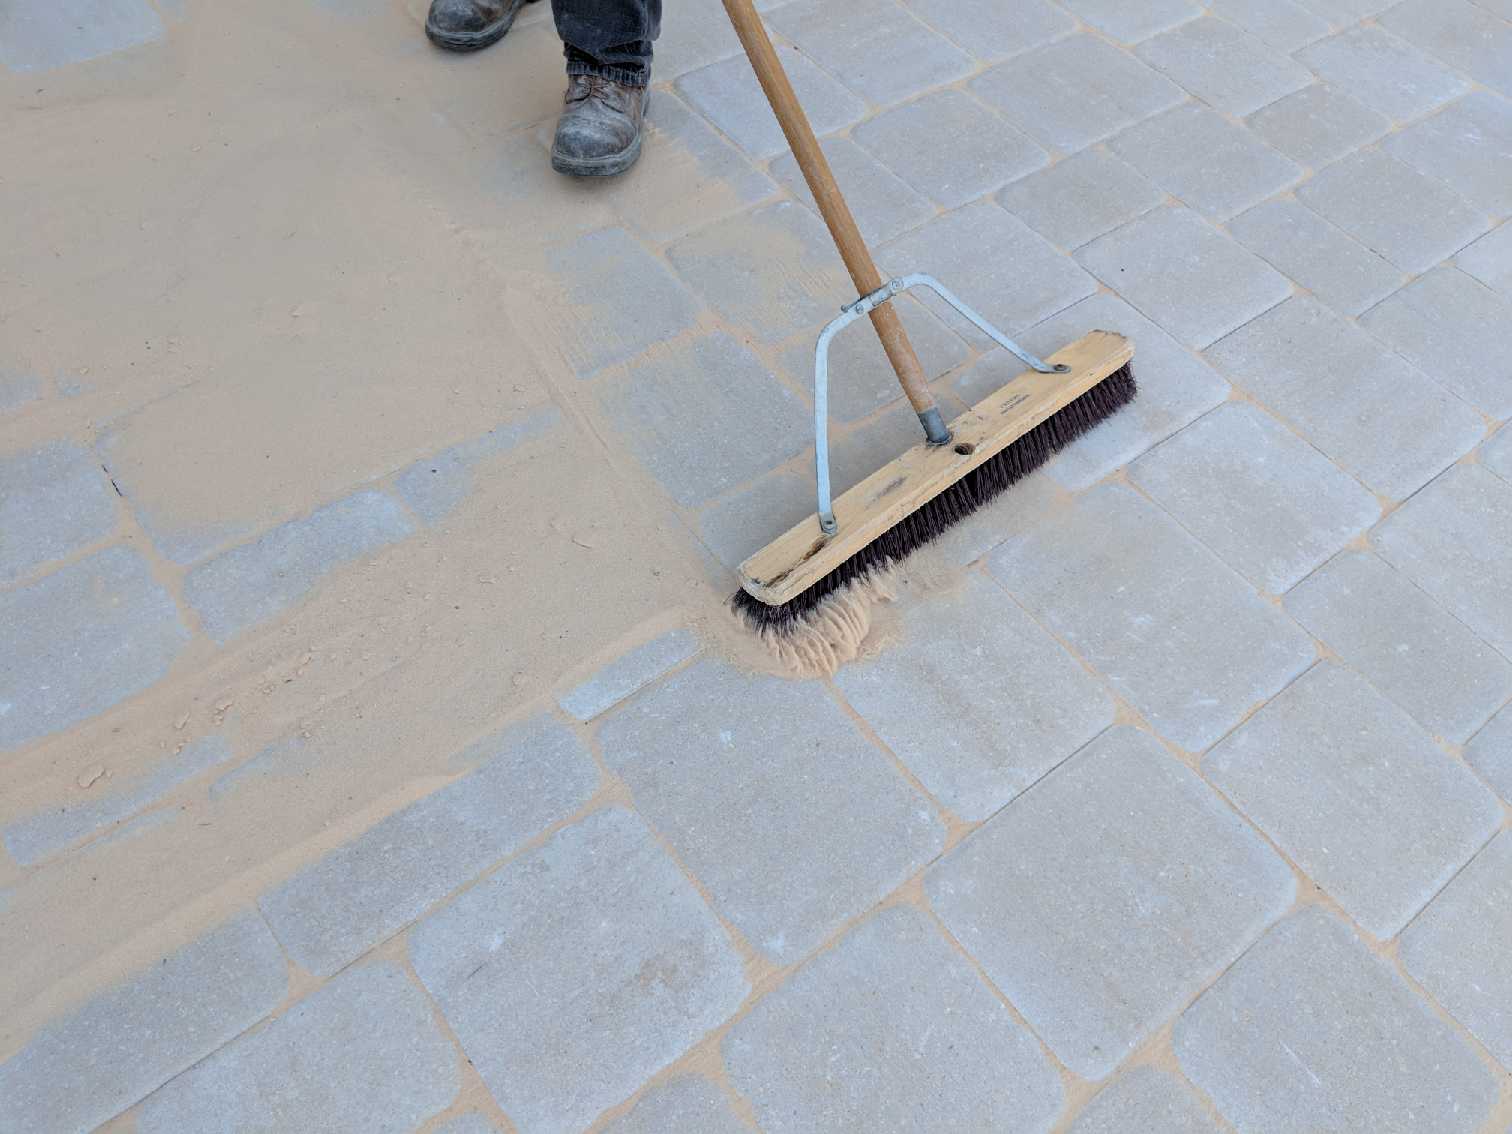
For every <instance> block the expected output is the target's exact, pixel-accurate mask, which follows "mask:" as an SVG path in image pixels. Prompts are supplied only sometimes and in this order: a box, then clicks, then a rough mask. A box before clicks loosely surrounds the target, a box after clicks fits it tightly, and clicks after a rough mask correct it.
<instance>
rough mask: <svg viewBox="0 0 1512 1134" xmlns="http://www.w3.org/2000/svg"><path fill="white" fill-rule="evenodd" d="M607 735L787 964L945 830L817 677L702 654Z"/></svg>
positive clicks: (677, 846)
mask: <svg viewBox="0 0 1512 1134" xmlns="http://www.w3.org/2000/svg"><path fill="white" fill-rule="evenodd" d="M599 743H600V747H601V749H602V752H603V757H604V760H605V761H606V762H607V763H608V765H609V766H610V768H611V769H613V770H614V771H615V772H617V773H619V775H620V776H622V777H623V778H624V780H625V782H626V783H627V784H628V785H629V787H630V791H631V794H632V795H633V796H634V797H635V804H636V807H637V808H638V809H639V811H640V812H641V814H642V815H644V816H645V817H646V819H647V821H648V822H649V823H650V824H651V825H652V826H653V827H654V828H655V829H656V830H657V832H658V833H659V834H661V836H662V837H663V838H665V839H666V840H667V841H668V842H669V843H670V844H671V845H672V847H673V849H674V850H675V851H676V852H677V854H678V856H679V857H680V858H681V859H682V861H683V862H684V863H686V864H687V867H688V869H689V870H690V871H692V873H693V874H694V876H695V877H697V878H698V879H699V880H700V881H701V882H702V883H703V885H704V887H705V889H706V891H707V892H708V894H709V895H710V897H711V899H712V901H713V902H714V904H715V906H716V907H717V908H718V909H719V911H720V912H721V913H722V914H723V915H724V916H725V917H726V918H727V919H728V920H729V921H730V922H731V923H733V924H734V926H735V927H736V928H737V929H739V930H740V931H741V932H742V933H743V934H744V935H745V936H746V937H747V938H748V939H749V940H750V942H751V944H752V945H753V946H754V947H755V948H757V949H759V950H760V951H761V952H762V953H764V954H766V955H767V956H768V957H770V958H772V959H773V960H774V961H776V962H778V963H780V964H786V963H789V962H792V961H795V960H797V959H798V958H799V957H801V956H803V955H804V954H805V953H807V952H808V951H809V950H811V949H813V948H814V947H815V946H816V945H818V944H819V943H820V942H821V941H823V940H824V939H825V938H826V937H827V936H829V934H830V933H832V932H834V930H835V929H836V928H838V927H839V926H840V925H841V924H842V923H843V922H845V921H846V920H847V919H848V918H851V917H854V916H856V915H857V914H859V913H861V912H862V911H863V910H865V909H867V908H868V907H869V906H871V905H872V904H873V903H875V902H877V901H878V900H880V899H881V898H882V897H883V896H884V895H886V894H887V893H889V892H890V891H892V890H894V889H896V888H897V886H898V885H900V884H901V883H902V882H903V880H904V879H905V878H907V877H908V875H909V874H911V873H912V872H913V871H915V870H917V869H918V868H919V867H920V866H922V865H923V864H924V863H925V862H927V861H929V859H931V858H932V857H933V856H934V855H935V854H936V853H937V852H938V851H939V849H940V846H941V845H942V843H943V841H944V829H943V827H942V826H941V824H940V821H939V820H938V819H937V818H936V817H935V814H934V811H933V809H932V808H931V807H930V806H929V804H928V802H927V801H926V800H925V799H924V797H923V796H921V795H919V794H918V793H917V792H916V791H915V790H914V789H913V788H912V787H910V786H909V784H908V783H907V781H906V780H904V779H903V777H902V776H901V775H900V774H899V773H898V772H897V771H896V770H895V769H894V768H893V767H892V766H891V764H890V762H889V761H888V759H887V757H886V756H885V755H883V753H881V752H880V751H878V750H877V749H876V748H875V747H873V746H872V745H871V744H870V743H869V742H868V741H866V740H865V739H864V738H863V737H862V736H861V734H860V733H859V732H858V731H857V730H856V727H855V725H854V724H852V723H851V721H850V720H849V719H848V718H847V717H846V716H845V715H844V713H843V712H842V711H841V709H840V707H839V706H838V705H837V704H835V702H834V701H833V700H831V699H830V697H829V696H828V695H827V694H826V693H825V692H824V690H823V689H822V688H821V687H820V686H818V685H816V684H814V683H802V684H799V683H794V682H790V681H784V680H781V679H778V678H771V677H751V676H746V675H744V674H741V673H739V672H737V671H736V670H734V669H733V668H731V667H730V666H728V665H726V664H724V663H723V662H718V661H713V660H702V661H699V662H696V663H695V664H694V665H692V666H691V667H689V668H688V669H685V670H683V671H682V672H681V673H678V674H676V675H675V676H673V677H672V678H671V679H670V680H668V681H666V682H663V683H662V684H661V685H660V686H658V687H657V688H656V689H654V690H652V691H651V692H650V693H648V694H646V695H644V696H642V697H639V698H637V699H636V701H635V702H634V703H633V704H630V705H627V706H626V707H625V708H624V709H622V710H621V711H620V712H618V713H616V714H615V715H614V716H613V717H611V718H610V719H609V720H607V721H605V723H604V725H603V726H602V728H601V729H600V731H599ZM837 815H840V816H844V820H845V821H844V822H836V821H835V817H836V816H837ZM711 816H718V817H719V819H718V822H710V821H709V819H710V817H711Z"/></svg>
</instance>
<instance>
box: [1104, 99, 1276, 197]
mask: <svg viewBox="0 0 1512 1134" xmlns="http://www.w3.org/2000/svg"><path fill="white" fill-rule="evenodd" d="M1110 145H1111V146H1112V149H1113V152H1114V153H1116V154H1118V155H1119V156H1120V157H1122V158H1123V159H1124V160H1125V161H1127V162H1128V163H1129V164H1130V165H1132V166H1133V167H1134V168H1135V169H1137V170H1139V171H1140V172H1141V173H1143V174H1144V175H1145V176H1146V177H1148V178H1149V179H1150V180H1151V181H1153V182H1154V183H1155V184H1157V185H1159V186H1161V187H1162V188H1163V189H1165V190H1166V191H1167V192H1168V193H1170V194H1171V195H1172V196H1175V197H1179V198H1181V200H1182V201H1183V202H1185V203H1186V204H1188V205H1190V206H1191V207H1192V208H1194V209H1197V210H1198V211H1199V212H1202V213H1206V214H1207V215H1208V216H1210V217H1213V218H1214V219H1215V220H1223V219H1224V218H1226V217H1231V216H1233V215H1234V214H1235V213H1237V212H1239V211H1241V210H1242V209H1247V208H1249V207H1250V206H1251V205H1254V204H1256V203H1257V202H1259V201H1263V200H1264V199H1265V198H1266V197H1269V196H1270V195H1271V194H1272V193H1275V192H1277V191H1278V190H1281V189H1284V188H1285V187H1286V186H1288V185H1291V184H1292V183H1293V182H1295V181H1296V180H1297V179H1298V178H1300V177H1301V176H1302V170H1301V168H1300V167H1299V166H1298V165H1297V164H1296V163H1295V162H1293V161H1291V159H1289V158H1284V157H1282V156H1281V155H1280V154H1278V153H1277V152H1276V151H1275V150H1273V149H1271V148H1270V147H1269V146H1267V145H1266V144H1265V143H1264V142H1262V141H1260V139H1259V138H1257V137H1255V135H1253V134H1252V133H1250V132H1249V131H1248V130H1246V129H1245V128H1244V127H1242V126H1235V125H1234V124H1233V123H1231V122H1229V121H1227V120H1226V119H1224V118H1223V117H1222V116H1221V115H1218V114H1216V113H1214V112H1213V111H1211V110H1209V109H1207V107H1204V106H1199V105H1197V104H1196V103H1187V104H1186V105H1184V106H1178V107H1176V109H1174V110H1170V111H1167V112H1166V113H1165V114H1162V115H1160V116H1159V117H1158V118H1152V119H1150V120H1149V121H1148V122H1142V123H1140V124H1139V125H1138V126H1133V127H1130V128H1129V129H1128V130H1125V131H1124V132H1123V133H1122V134H1120V135H1119V136H1118V137H1116V138H1114V139H1113V141H1112V142H1111V143H1110Z"/></svg>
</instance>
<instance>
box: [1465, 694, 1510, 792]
mask: <svg viewBox="0 0 1512 1134" xmlns="http://www.w3.org/2000/svg"><path fill="white" fill-rule="evenodd" d="M1465 759H1466V760H1467V761H1468V762H1469V764H1470V766H1471V767H1472V768H1474V769H1475V770H1476V771H1477V772H1479V773H1480V775H1481V778H1482V779H1484V780H1485V781H1486V782H1487V783H1488V784H1490V785H1491V786H1492V787H1493V788H1495V789H1496V791H1497V793H1498V794H1499V795H1500V796H1501V797H1502V798H1503V799H1505V800H1506V801H1507V802H1508V803H1512V708H1504V709H1502V711H1501V712H1499V713H1497V714H1496V716H1494V717H1492V718H1491V723H1490V724H1488V725H1486V727H1485V728H1483V729H1481V730H1480V732H1478V733H1476V734H1475V736H1473V737H1472V738H1471V740H1470V743H1469V744H1467V745H1466V746H1465Z"/></svg>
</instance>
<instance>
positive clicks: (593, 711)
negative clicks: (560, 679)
mask: <svg viewBox="0 0 1512 1134" xmlns="http://www.w3.org/2000/svg"><path fill="white" fill-rule="evenodd" d="M697 651H698V639H696V638H695V637H694V636H693V635H692V634H691V633H690V632H689V631H687V630H673V631H671V632H670V633H667V634H663V635H661V636H660V637H658V638H655V639H653V640H652V641H650V642H647V643H646V644H645V645H644V646H638V647H636V648H635V649H633V650H631V651H630V652H629V653H628V654H625V655H624V656H623V657H620V658H616V659H615V660H614V661H613V662H611V663H609V664H608V665H606V666H605V667H604V668H603V669H601V670H599V672H598V673H596V674H594V675H593V676H592V677H590V678H589V679H588V680H587V681H584V682H583V683H582V684H580V685H576V686H574V687H573V688H572V689H570V690H568V691H567V692H566V693H564V694H562V695H561V696H560V697H558V698H557V703H558V704H559V705H561V706H562V708H563V709H565V710H566V711H567V712H568V713H570V714H571V715H572V716H574V717H576V718H577V719H578V720H580V721H591V720H592V719H593V718H594V717H596V716H598V715H599V714H600V713H602V712H604V711H605V710H607V709H610V708H612V707H613V706H615V705H617V704H619V702H621V701H623V700H624V699H625V698H626V697H629V696H630V695H631V694H633V693H634V692H635V691H636V690H638V689H641V688H643V687H645V686H647V685H649V684H651V682H653V681H655V680H656V679H657V678H658V677H660V676H661V675H662V674H664V673H666V672H667V671H668V670H669V669H671V668H672V667H673V666H675V665H677V664H679V663H680V662H684V661H687V660H688V659H689V658H690V657H692V656H693V655H694V654H695V653H696V652H697Z"/></svg>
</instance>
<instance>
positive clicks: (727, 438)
mask: <svg viewBox="0 0 1512 1134" xmlns="http://www.w3.org/2000/svg"><path fill="white" fill-rule="evenodd" d="M794 207H796V206H794ZM595 394H596V395H597V397H598V402H599V405H600V406H601V407H602V409H603V412H604V414H605V415H606V416H607V417H608V418H609V420H610V421H611V422H613V423H614V426H615V427H616V430H617V431H618V432H619V435H620V437H621V439H622V440H623V442H624V444H626V445H627V446H628V447H629V449H630V451H631V452H632V453H634V454H635V455H636V457H637V458H639V460H640V461H641V463H642V464H644V465H645V466H646V467H647V468H648V469H649V470H650V471H651V474H652V475H653V476H654V477H656V479H657V480H658V481H659V482H660V483H661V485H662V487H663V488H664V489H665V490H666V492H667V494H668V495H669V496H671V497H672V499H674V500H676V501H677V502H678V503H679V504H685V505H689V506H692V505H697V504H701V503H703V502H705V501H707V500H709V499H711V498H712V497H714V496H717V495H719V494H720V493H721V492H724V491H726V490H728V489H730V488H732V487H734V486H735V485H737V484H741V483H743V482H744V481H747V480H749V479H751V477H753V476H756V475H757V474H758V473H762V472H765V471H767V470H768V469H770V468H772V467H773V466H774V465H779V464H781V463H782V462H783V461H785V460H787V459H788V458H789V457H792V456H795V455H796V454H797V453H798V452H799V451H801V450H802V449H803V448H804V446H805V445H806V444H811V443H812V431H811V427H810V426H809V424H808V423H809V420H810V419H809V411H808V409H807V407H805V406H804V405H803V404H802V403H801V402H800V401H799V399H798V396H797V395H796V394H794V393H793V392H792V391H791V390H789V389H788V388H787V387H786V386H784V385H783V384H782V383H781V382H779V381H778V380H777V379H776V377H774V376H773V375H772V373H771V371H770V370H768V369H767V367H766V365H765V364H764V363H763V362H762V361H761V360H760V359H759V358H757V357H756V356H755V354H753V353H752V352H751V351H750V349H749V348H747V347H746V346H745V345H744V344H743V343H741V342H739V341H738V340H736V339H735V338H733V337H731V336H730V335H727V334H725V333H724V332H722V331H720V332H716V333H714V334H708V335H700V336H698V337H697V338H694V339H690V340H687V341H684V342H681V343H678V344H677V345H675V346H669V347H666V348H664V349H663V350H661V351H659V352H657V353H656V354H655V355H653V356H651V357H649V358H647V359H645V360H643V361H641V362H638V363H636V364H635V365H634V366H631V367H630V368H629V370H628V371H627V372H626V373H625V374H623V375H620V376H617V377H616V378H614V379H611V380H609V381H607V382H604V383H601V384H600V385H599V387H598V388H597V389H596V390H595ZM712 438H718V443H717V444H715V443H711V439H712Z"/></svg>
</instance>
